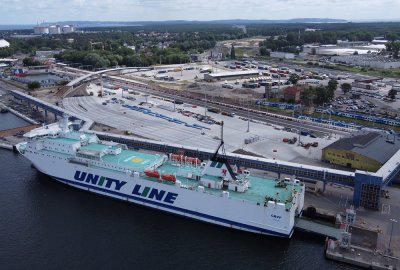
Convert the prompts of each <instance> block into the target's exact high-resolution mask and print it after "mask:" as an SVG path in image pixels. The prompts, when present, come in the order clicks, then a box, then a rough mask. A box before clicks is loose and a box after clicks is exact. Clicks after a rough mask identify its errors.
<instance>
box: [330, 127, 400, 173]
mask: <svg viewBox="0 0 400 270" xmlns="http://www.w3.org/2000/svg"><path fill="white" fill-rule="evenodd" d="M399 149H400V140H398V139H397V138H396V136H395V135H391V134H382V133H381V132H366V133H363V134H358V135H353V136H351V137H348V138H342V139H340V140H338V141H336V142H334V143H332V144H330V145H328V146H327V147H325V148H324V149H322V160H323V161H325V162H328V163H331V164H337V165H340V166H346V167H349V168H352V169H359V170H364V171H370V172H376V171H377V170H379V168H381V167H382V165H383V164H385V163H386V162H387V161H388V160H389V159H390V157H392V156H393V155H394V154H395V153H396V152H397V151H398V150H399Z"/></svg>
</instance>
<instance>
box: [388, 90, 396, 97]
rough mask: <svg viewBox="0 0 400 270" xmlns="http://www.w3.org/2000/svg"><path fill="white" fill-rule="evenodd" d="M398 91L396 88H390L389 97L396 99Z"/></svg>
mask: <svg viewBox="0 0 400 270" xmlns="http://www.w3.org/2000/svg"><path fill="white" fill-rule="evenodd" d="M396 95H397V91H396V90H394V89H390V90H389V92H388V97H389V98H391V99H396Z"/></svg>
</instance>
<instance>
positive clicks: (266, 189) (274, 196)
mask: <svg viewBox="0 0 400 270" xmlns="http://www.w3.org/2000/svg"><path fill="white" fill-rule="evenodd" d="M77 138H79V137H78V136H77ZM49 139H50V140H53V141H56V142H60V143H67V144H73V143H76V142H78V141H79V140H74V139H69V138H49ZM110 147H111V148H113V149H115V148H116V147H115V146H109V145H106V144H101V143H90V144H88V145H85V146H82V147H81V149H88V150H95V151H101V152H103V151H105V150H106V149H107V148H110ZM60 154H61V153H60ZM163 158H164V157H163V155H159V154H147V153H141V152H138V151H132V150H122V151H121V153H120V154H119V155H110V154H107V155H104V156H103V157H102V160H104V161H106V162H109V163H114V164H118V165H120V166H123V167H125V168H127V169H130V170H135V171H139V172H140V171H144V170H145V169H146V168H148V167H151V166H153V165H154V164H155V163H159V162H160V161H161V160H162V159H163ZM157 170H158V171H159V172H160V173H161V174H175V175H177V179H178V180H179V181H181V183H182V184H183V185H187V186H188V187H193V188H196V187H197V186H198V185H199V183H198V182H197V181H195V180H192V179H187V178H186V177H183V176H179V175H184V176H187V175H188V174H190V173H191V174H196V175H201V172H202V168H201V167H199V166H197V167H196V166H191V165H188V166H186V165H181V166H177V165H176V164H171V163H169V162H165V163H164V164H163V165H161V166H160V167H158V168H157ZM144 178H145V179H147V180H150V181H158V179H156V178H150V177H147V176H144ZM202 178H206V179H212V180H215V181H218V180H220V178H219V177H216V176H208V175H203V176H202ZM248 179H249V181H250V184H251V187H250V188H249V189H248V190H247V191H246V192H243V193H241V192H235V191H232V190H228V191H229V194H230V197H231V198H235V199H239V200H244V201H249V202H253V203H259V204H261V205H263V204H264V200H265V197H266V196H267V197H269V198H270V200H276V201H277V202H280V203H285V204H286V208H290V207H291V203H286V201H287V200H290V198H291V194H292V189H294V190H296V191H297V192H300V191H301V189H302V187H300V186H294V187H293V186H291V185H287V187H286V188H278V187H275V184H276V182H275V181H274V179H267V178H261V177H256V176H249V178H248ZM165 184H173V183H171V182H165ZM205 190H206V192H208V193H212V194H215V195H220V194H221V192H222V191H221V190H216V189H210V188H206V187H205Z"/></svg>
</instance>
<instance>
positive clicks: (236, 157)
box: [11, 90, 400, 210]
mask: <svg viewBox="0 0 400 270" xmlns="http://www.w3.org/2000/svg"><path fill="white" fill-rule="evenodd" d="M11 95H12V96H13V97H14V98H15V99H17V100H19V101H20V102H23V103H25V104H28V106H34V107H36V108H37V107H40V108H42V109H44V110H45V112H46V111H50V112H52V113H54V114H55V115H59V116H62V115H65V114H69V115H72V118H70V119H71V120H75V123H76V121H81V125H82V129H84V130H86V131H87V132H94V133H95V134H96V135H97V136H98V137H99V138H100V139H101V140H106V141H113V142H118V143H123V144H126V145H127V146H128V147H130V148H133V149H144V150H149V151H156V152H159V153H165V154H168V153H178V154H184V155H186V156H188V157H197V158H199V159H201V160H207V159H210V158H211V157H212V156H213V155H214V151H213V150H209V149H200V148H194V147H188V146H182V145H178V144H171V143H169V144H166V143H163V142H158V141H154V140H147V139H142V138H134V137H131V136H124V135H118V134H109V133H104V132H95V131H90V130H88V129H89V128H90V127H91V125H92V124H93V121H91V120H90V119H85V118H84V117H82V116H79V115H74V114H71V113H70V112H68V111H65V110H64V109H62V108H60V107H58V106H55V105H52V104H50V103H47V102H45V101H42V100H40V99H37V98H35V97H32V96H29V95H27V94H24V93H21V92H19V91H15V90H14V91H11ZM396 140H397V138H396ZM391 153H393V152H391ZM226 157H227V159H228V161H229V163H230V164H232V165H236V166H238V167H240V168H253V169H257V170H263V171H269V172H275V173H277V174H278V177H279V175H281V174H283V175H295V176H296V178H298V179H300V180H302V181H305V182H306V181H320V182H322V183H323V187H324V188H323V191H325V186H326V185H327V184H328V183H333V184H337V185H342V186H349V187H352V188H353V199H352V204H353V205H354V206H355V207H364V208H369V209H376V210H378V209H379V208H380V198H381V191H382V189H383V188H384V187H385V186H387V185H390V184H391V183H392V182H393V180H394V179H395V178H396V177H397V176H398V174H399V173H400V162H399V160H400V150H399V151H396V152H395V153H394V154H393V155H392V156H391V157H390V156H389V159H388V160H387V161H386V163H385V164H383V166H382V167H380V168H379V170H378V171H376V172H367V171H365V170H355V171H345V170H339V169H330V168H324V167H318V166H311V165H305V164H298V163H293V162H286V161H280V160H275V159H269V158H261V157H252V156H247V155H240V154H235V153H227V154H226Z"/></svg>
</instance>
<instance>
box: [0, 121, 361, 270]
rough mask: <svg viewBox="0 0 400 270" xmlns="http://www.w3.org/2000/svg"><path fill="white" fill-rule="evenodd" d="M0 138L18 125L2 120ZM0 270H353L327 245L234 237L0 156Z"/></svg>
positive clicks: (7, 154)
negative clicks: (329, 255)
mask: <svg viewBox="0 0 400 270" xmlns="http://www.w3.org/2000/svg"><path fill="white" fill-rule="evenodd" d="M0 117H1V118H0V130H1V129H5V128H12V127H17V126H20V124H21V120H20V119H18V118H16V117H15V116H14V115H12V114H10V113H8V114H4V115H0ZM0 171H1V174H0V179H1V181H0V217H1V218H0V268H1V269H7V270H8V269H42V270H43V269H324V270H325V269H356V268H352V267H350V266H348V265H344V264H338V263H336V262H333V261H329V260H326V259H325V258H324V254H323V248H324V247H323V244H324V239H323V238H321V237H315V236H312V235H309V234H304V233H297V232H295V234H294V236H293V238H292V239H280V238H274V237H267V236H260V235H256V234H251V233H245V232H240V231H235V230H231V229H227V228H223V227H219V226H215V225H210V224H206V223H201V222H198V221H193V220H188V219H185V218H181V217H178V216H174V215H170V214H166V213H162V212H158V211H155V210H151V209H147V208H144V207H139V206H136V205H133V204H128V203H125V202H122V201H116V200H112V199H108V198H105V197H101V196H98V195H94V194H90V193H87V192H84V191H80V190H76V189H74V188H71V187H68V186H66V185H63V184H59V183H56V182H55V181H52V180H51V179H50V178H49V177H47V176H45V175H43V174H41V173H39V172H38V171H37V170H36V169H34V168H32V167H31V166H30V162H29V161H27V160H26V159H24V158H23V157H22V156H19V155H17V154H15V153H13V152H11V151H7V150H1V149H0Z"/></svg>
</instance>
